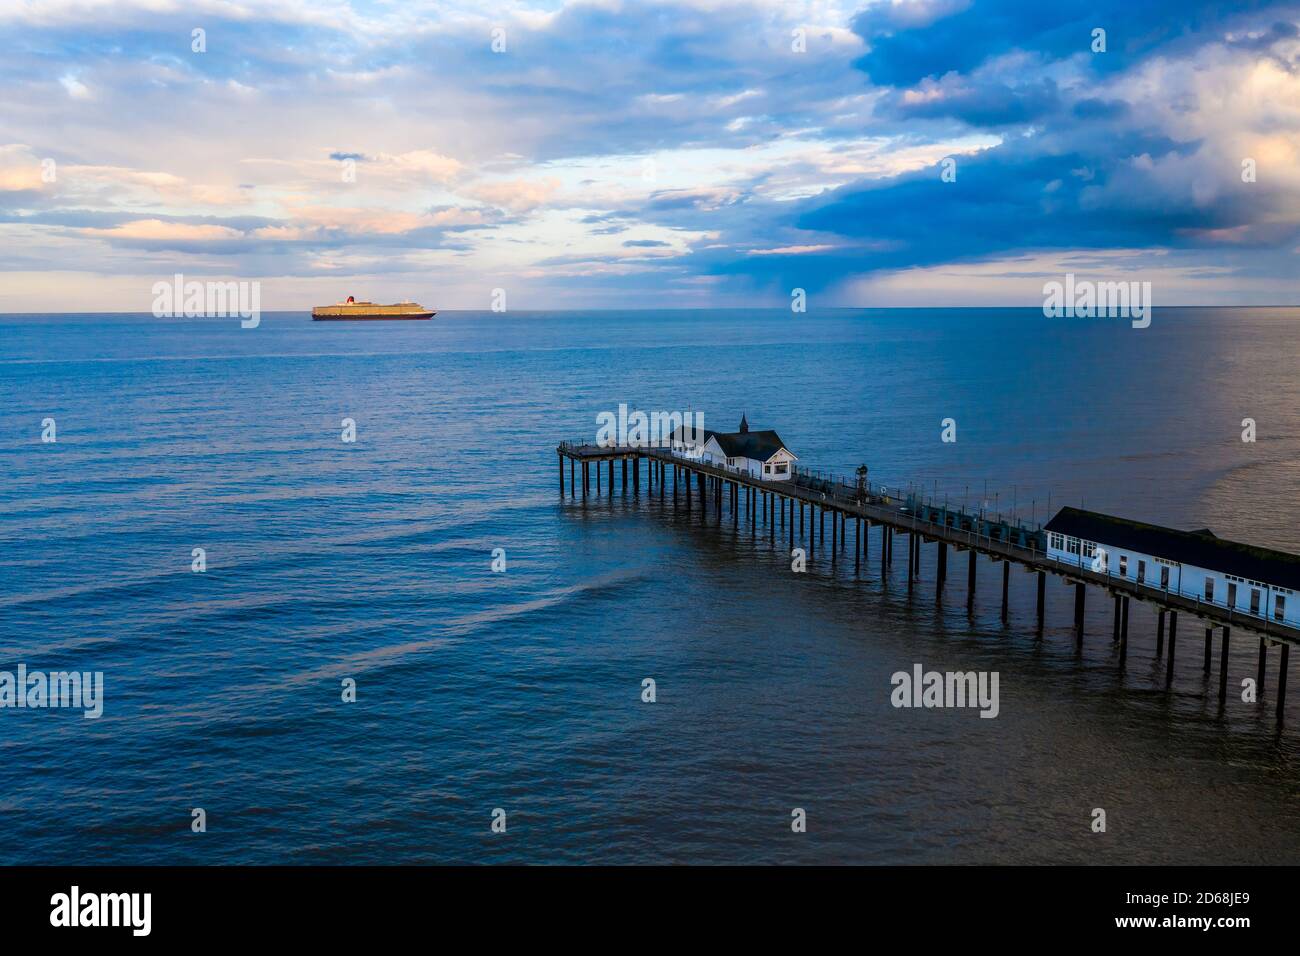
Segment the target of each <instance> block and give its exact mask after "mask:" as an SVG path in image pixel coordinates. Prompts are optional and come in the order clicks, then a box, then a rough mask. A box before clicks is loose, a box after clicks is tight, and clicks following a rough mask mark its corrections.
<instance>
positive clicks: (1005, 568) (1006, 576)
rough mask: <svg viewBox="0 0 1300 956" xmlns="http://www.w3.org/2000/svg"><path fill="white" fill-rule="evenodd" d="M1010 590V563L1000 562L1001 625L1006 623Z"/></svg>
mask: <svg viewBox="0 0 1300 956" xmlns="http://www.w3.org/2000/svg"><path fill="white" fill-rule="evenodd" d="M1010 588H1011V562H1010V561H1007V560H1003V562H1002V623H1003V624H1005V623H1007V593H1008V591H1009V590H1010Z"/></svg>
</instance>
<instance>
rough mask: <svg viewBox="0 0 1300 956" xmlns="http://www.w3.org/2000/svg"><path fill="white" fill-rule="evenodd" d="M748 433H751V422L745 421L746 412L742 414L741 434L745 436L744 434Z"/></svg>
mask: <svg viewBox="0 0 1300 956" xmlns="http://www.w3.org/2000/svg"><path fill="white" fill-rule="evenodd" d="M747 431H749V422H747V421H745V413H744V412H741V413H740V433H741V434H742V435H743V434H744V433H745V432H747Z"/></svg>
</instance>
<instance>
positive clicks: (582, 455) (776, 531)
mask: <svg viewBox="0 0 1300 956" xmlns="http://www.w3.org/2000/svg"><path fill="white" fill-rule="evenodd" d="M556 455H557V459H558V463H559V480H560V494H561V495H562V496H563V495H566V494H567V495H568V496H569V497H571V498H575V499H586V498H588V497H589V496H590V495H592V494H595V495H601V494H605V493H608V494H613V492H614V484H615V477H616V475H615V470H616V464H617V466H618V477H619V479H620V481H621V484H622V491H623V492H624V493H625V494H626V493H627V492H628V491H629V489H630V490H631V492H632V494H633V495H639V494H640V493H641V489H642V483H643V482H642V472H643V471H644V472H645V478H644V484H645V488H646V491H647V493H648V494H650V495H653V496H655V497H656V498H658V499H659V500H660V501H666V500H668V499H671V500H672V501H673V504H674V506H675V507H679V508H683V509H685V511H686V512H687V513H691V512H693V511H695V510H697V509H698V511H699V513H700V517H701V522H702V523H703V524H706V525H707V524H709V523H713V524H715V525H720V524H721V523H722V522H723V521H724V520H728V521H730V522H731V524H732V526H733V527H735V528H739V527H740V526H741V525H742V523H744V524H748V526H749V529H750V532H751V535H752V536H753V537H754V538H755V539H758V537H759V536H760V535H764V536H766V538H767V540H768V542H769V544H770V546H771V547H773V548H775V547H776V546H777V544H778V537H779V538H780V544H781V546H782V547H784V548H786V549H787V550H793V549H794V548H795V547H802V548H804V550H805V553H806V558H807V561H808V563H809V564H810V565H811V564H812V563H813V562H814V561H815V560H822V561H825V562H826V563H828V564H829V565H831V566H838V564H839V562H841V561H849V560H851V561H852V562H853V568H854V572H855V574H858V575H864V574H865V575H871V574H872V570H871V567H872V561H873V560H874V561H875V562H877V563H878V565H879V572H878V573H879V575H880V577H881V578H882V579H885V580H888V579H889V575H890V570H891V568H892V567H893V564H894V548H895V543H896V539H897V543H899V544H901V545H902V546H903V548H904V555H903V556H902V557H900V558H899V562H900V565H901V564H902V563H903V562H905V563H906V586H907V592H908V594H909V595H911V594H913V593H914V592H915V590H916V586H917V583H918V575H919V569H920V565H921V557H922V548H923V547H925V546H926V545H933V546H934V549H935V555H934V566H935V582H934V587H935V598H936V600H937V599H941V598H942V596H943V594H944V591H945V588H946V587H947V584H948V580H947V579H948V552H949V550H951V551H952V552H953V554H954V555H957V554H960V553H962V552H965V553H966V554H967V560H966V582H965V588H966V600H967V606H968V607H970V608H973V606H974V600H975V585H976V579H977V576H978V573H979V565H980V563H981V561H980V558H981V556H982V557H984V558H987V559H988V560H989V562H991V563H992V564H993V566H994V567H995V568H997V566H999V565H1000V566H1001V579H1002V580H1001V619H1002V621H1003V623H1004V624H1005V623H1007V621H1008V615H1009V594H1010V579H1011V567H1012V565H1015V566H1017V567H1018V568H1020V569H1021V570H1022V571H1023V572H1025V573H1027V574H1030V575H1032V576H1033V581H1034V588H1035V622H1034V623H1035V634H1036V637H1037V638H1040V639H1041V638H1042V636H1043V628H1044V616H1045V613H1046V604H1047V577H1048V575H1051V576H1053V577H1054V578H1056V579H1058V580H1060V581H1061V582H1063V583H1064V585H1065V586H1066V587H1068V588H1070V589H1071V591H1072V592H1073V593H1072V599H1073V602H1074V608H1073V612H1074V618H1073V620H1074V624H1073V637H1074V641H1075V643H1076V645H1077V646H1079V647H1082V646H1083V642H1084V640H1085V627H1084V611H1085V608H1086V604H1087V600H1088V592H1089V588H1092V589H1094V590H1095V591H1098V592H1100V593H1099V595H1098V596H1099V597H1101V598H1102V599H1103V600H1105V599H1109V600H1110V601H1111V602H1112V604H1113V625H1112V628H1111V634H1110V639H1111V641H1112V642H1113V643H1114V644H1115V645H1116V646H1117V649H1118V662H1119V668H1120V669H1121V670H1123V669H1124V667H1125V666H1126V662H1127V657H1128V640H1129V617H1130V608H1131V605H1132V603H1133V602H1138V603H1140V604H1147V605H1150V607H1151V608H1152V611H1153V612H1154V615H1155V618H1156V657H1157V658H1159V657H1160V656H1161V655H1164V656H1165V687H1166V688H1169V687H1171V686H1172V684H1173V680H1174V660H1175V654H1176V649H1177V642H1178V625H1179V615H1180V614H1181V615H1183V619H1184V621H1187V620H1188V619H1191V620H1192V621H1194V623H1195V626H1198V627H1200V628H1203V629H1204V640H1205V646H1204V669H1205V673H1206V674H1209V673H1210V672H1211V668H1212V666H1213V663H1214V662H1213V657H1214V654H1213V649H1214V648H1213V645H1214V638H1215V634H1216V632H1217V633H1218V634H1219V654H1218V658H1219V662H1218V669H1219V673H1218V682H1217V683H1218V687H1217V691H1218V698H1219V701H1220V704H1221V705H1222V704H1224V703H1226V700H1227V695H1228V674H1227V664H1228V648H1229V641H1230V640H1231V637H1232V633H1233V631H1237V632H1238V633H1239V635H1244V634H1249V635H1251V636H1252V637H1254V638H1255V639H1257V641H1258V663H1257V667H1256V672H1255V674H1254V675H1253V676H1254V678H1255V683H1256V687H1255V693H1256V694H1257V695H1258V696H1257V699H1260V698H1262V696H1263V694H1264V684H1265V677H1266V676H1267V672H1268V659H1269V656H1270V655H1269V651H1270V650H1271V649H1274V648H1276V649H1277V653H1276V655H1275V656H1276V671H1277V682H1276V688H1277V690H1276V699H1275V701H1274V708H1275V712H1276V715H1277V720H1278V722H1279V724H1280V723H1281V721H1282V719H1283V715H1284V713H1285V705H1286V686H1287V666H1288V660H1289V657H1290V649H1291V646H1292V645H1296V644H1300V628H1297V627H1295V626H1293V625H1291V624H1289V623H1286V622H1284V621H1279V620H1271V619H1269V618H1267V617H1265V616H1262V615H1255V614H1249V613H1246V612H1243V611H1241V610H1240V609H1236V608H1233V607H1228V606H1225V605H1220V604H1215V603H1213V602H1209V601H1202V600H1200V599H1199V598H1197V597H1194V596H1189V595H1187V594H1185V593H1180V592H1178V591H1174V590H1170V589H1168V588H1167V587H1160V586H1156V585H1155V584H1153V583H1139V582H1137V581H1134V580H1132V579H1129V578H1127V577H1124V576H1120V575H1115V574H1113V573H1111V572H1110V571H1094V570H1092V567H1091V565H1090V563H1087V562H1085V560H1084V559H1083V558H1082V557H1081V558H1080V560H1079V561H1078V562H1077V564H1076V563H1074V562H1067V561H1063V560H1061V559H1059V558H1057V557H1054V556H1052V555H1049V554H1048V551H1047V544H1046V533H1045V532H1044V531H1043V529H1042V528H1041V527H1040V526H1037V525H1026V524H1024V523H1022V522H1020V521H1006V520H1003V519H1001V518H1000V517H999V518H996V519H995V518H993V517H989V516H987V515H985V514H984V513H982V512H968V511H966V510H964V509H960V508H949V507H947V505H946V504H943V505H940V504H938V503H936V502H934V501H932V500H928V499H926V498H925V497H924V496H923V495H922V494H920V493H914V492H902V493H901V494H900V489H896V488H895V489H890V488H887V487H884V486H879V485H875V484H872V483H869V482H867V481H865V480H864V479H860V480H859V481H857V482H856V483H854V482H846V481H843V480H838V479H834V478H824V477H822V476H820V475H817V474H815V473H812V472H809V471H807V470H805V469H799V468H795V469H793V470H792V474H791V475H790V477H789V478H788V479H786V480H780V481H773V480H768V479H764V478H761V477H758V476H755V475H753V474H751V473H749V472H747V471H744V470H742V469H736V468H729V467H727V466H726V465H722V464H717V463H713V462H708V461H703V460H701V459H699V458H696V457H693V456H691V455H688V454H683V453H682V452H680V451H677V450H672V449H668V448H652V447H632V446H602V445H597V444H588V443H579V442H567V441H566V442H561V443H560V444H559V446H558V447H557V448H556ZM593 472H594V475H593V474H592V473H593ZM566 473H567V480H566ZM593 488H594V491H593ZM828 521H829V524H830V538H829V541H828V539H827V537H826V535H827V529H826V525H827V523H828ZM873 526H875V527H878V528H879V529H880V531H879V535H878V540H879V544H878V548H877V551H878V553H877V554H876V556H875V557H874V558H872V556H871V554H870V545H869V537H868V533H869V532H870V530H871V528H872V527H873ZM850 547H851V549H852V554H851V555H849V553H848V552H849V549H850ZM1166 644H1167V648H1166Z"/></svg>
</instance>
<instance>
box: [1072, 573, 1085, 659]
mask: <svg viewBox="0 0 1300 956" xmlns="http://www.w3.org/2000/svg"><path fill="white" fill-rule="evenodd" d="M1084 588H1085V585H1084V583H1083V582H1082V581H1079V582H1077V583H1076V584H1075V585H1074V645H1075V647H1083V602H1084Z"/></svg>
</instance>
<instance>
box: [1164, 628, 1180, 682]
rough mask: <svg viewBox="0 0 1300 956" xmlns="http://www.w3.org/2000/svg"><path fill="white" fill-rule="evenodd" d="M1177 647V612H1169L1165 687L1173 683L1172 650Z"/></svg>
mask: <svg viewBox="0 0 1300 956" xmlns="http://www.w3.org/2000/svg"><path fill="white" fill-rule="evenodd" d="M1177 645H1178V612H1177V611H1170V612H1169V656H1168V657H1167V658H1165V686H1166V687H1169V686H1170V685H1171V684H1173V682H1174V650H1175V648H1176V647H1177Z"/></svg>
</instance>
